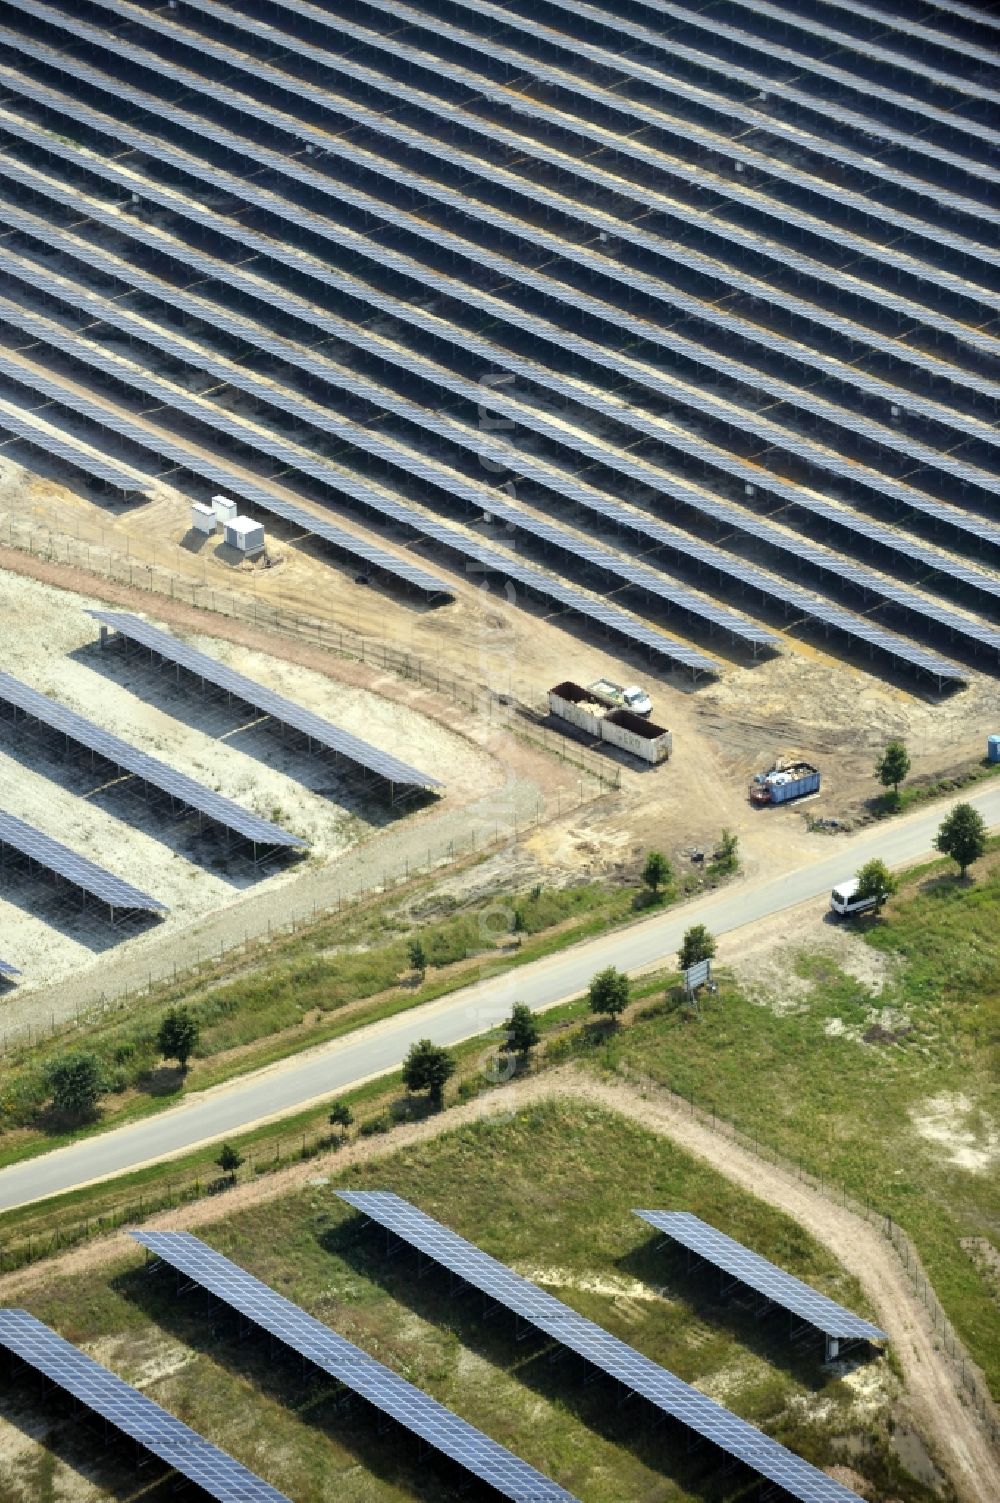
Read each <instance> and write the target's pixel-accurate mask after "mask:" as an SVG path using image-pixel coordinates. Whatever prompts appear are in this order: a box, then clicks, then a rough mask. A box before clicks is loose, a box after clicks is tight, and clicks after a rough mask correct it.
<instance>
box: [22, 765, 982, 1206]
mask: <svg viewBox="0 0 1000 1503" xmlns="http://www.w3.org/2000/svg"><path fill="white" fill-rule="evenodd" d="M955 802H956V799H955V798H950V799H947V800H943V801H941V802H940V803H935V804H932V805H928V806H927V807H926V808H924V809H922V810H921V811H920V812H919V813H916V814H911V815H908V816H906V817H904V818H900V819H894V820H889V821H887V822H885V823H883V824H880V825H875V826H871V827H869V828H867V829H865V830H862V831H860V832H859V833H858V834H856V835H851V836H848V837H847V838H840V837H833V838H831V841H830V854H829V856H824V857H822V858H821V859H819V860H816V861H813V862H811V863H810V864H809V865H807V866H803V867H799V868H798V869H796V870H794V871H790V872H785V873H782V874H781V875H780V876H777V877H773V878H770V879H769V880H767V881H764V882H758V883H756V884H755V885H753V886H749V885H743V884H734V885H733V886H732V887H727V888H725V889H724V890H722V891H720V892H715V893H712V894H710V895H709V896H707V897H704V898H699V899H697V900H696V901H695V902H693V903H685V904H684V905H683V906H682V907H680V908H676V909H670V910H668V911H667V912H664V913H660V914H657V915H656V916H655V917H653V918H649V919H645V920H643V921H642V922H641V923H637V924H633V925H630V926H629V927H628V928H627V929H623V930H620V931H618V932H617V933H614V934H608V935H602V936H601V937H600V938H598V939H593V940H587V941H586V942H585V943H583V944H579V945H574V946H573V947H572V948H571V949H568V950H564V951H562V952H561V953H559V954H557V955H551V956H548V957H547V958H546V959H544V960H539V961H535V962H534V963H532V964H531V965H526V966H522V967H521V968H519V969H518V970H516V971H513V972H509V973H507V974H506V975H503V976H495V977H493V978H491V979H489V980H486V981H482V982H479V983H477V984H474V985H472V986H467V987H464V988H463V989H462V990H461V991H459V992H453V993H452V994H451V995H450V996H448V997H443V998H441V999H440V1000H439V1001H437V1002H431V1003H428V1004H427V1005H426V1006H425V1007H420V1008H417V1009H413V1010H411V1011H409V1012H406V1013H402V1014H400V1016H398V1017H396V1018H391V1019H388V1020H386V1021H385V1022H381V1023H375V1024H373V1025H372V1026H371V1027H368V1028H363V1029H359V1030H358V1032H357V1033H354V1034H351V1035H349V1036H348V1037H347V1038H344V1039H338V1040H336V1041H335V1042H333V1043H330V1044H324V1045H321V1046H320V1047H319V1048H317V1049H313V1050H310V1051H309V1052H308V1053H306V1054H300V1055H297V1056H295V1057H294V1058H292V1059H289V1060H285V1061H283V1062H281V1063H279V1064H275V1065H271V1066H269V1067H268V1068H267V1069H265V1070H260V1071H257V1072H255V1073H254V1074H252V1075H245V1076H242V1077H241V1078H240V1079H238V1080H235V1081H232V1082H231V1083H229V1084H228V1085H223V1086H218V1087H216V1088H214V1089H213V1090H210V1091H205V1092H196V1093H193V1094H192V1095H191V1096H189V1097H187V1098H186V1099H185V1100H183V1101H182V1102H181V1103H179V1105H177V1106H176V1107H171V1108H169V1109H168V1110H166V1111H164V1112H160V1113H159V1115H157V1116H155V1117H150V1118H147V1119H145V1120H143V1121H141V1122H135V1123H132V1124H130V1125H127V1126H124V1127H118V1128H114V1129H112V1130H111V1131H109V1132H107V1133H103V1134H101V1135H99V1136H97V1137H92V1138H86V1139H82V1140H81V1141H80V1142H77V1143H73V1144H70V1145H69V1146H68V1147H66V1148H58V1149H55V1150H53V1152H51V1153H48V1154H45V1155H43V1156H42V1157H40V1158H36V1159H32V1160H30V1161H29V1162H27V1163H24V1164H14V1165H12V1166H11V1167H10V1168H8V1169H4V1170H2V1171H0V1210H9V1209H10V1208H12V1207H13V1206H18V1205H26V1204H28V1203H29V1202H31V1201H36V1200H43V1199H45V1198H46V1197H47V1196H50V1195H57V1194H59V1193H60V1192H61V1191H64V1190H70V1189H74V1188H77V1187H79V1186H80V1185H85V1184H90V1183H93V1182H94V1181H96V1180H102V1179H109V1178H111V1177H112V1176H114V1175H116V1174H121V1173H123V1172H124V1171H127V1170H129V1169H136V1168H138V1167H139V1166H140V1165H142V1164H147V1163H152V1162H154V1161H155V1160H157V1159H164V1158H169V1157H172V1156H174V1155H177V1154H182V1153H185V1152H187V1151H188V1150H189V1149H191V1148H194V1147H195V1146H197V1145H198V1144H200V1143H205V1142H209V1141H212V1140H213V1139H215V1140H217V1139H221V1138H224V1137H228V1136H231V1135H233V1134H235V1133H238V1132H240V1131H243V1130H244V1129H246V1128H248V1127H252V1126H253V1125H254V1124H256V1123H260V1122H264V1121H267V1120H269V1119H273V1118H275V1117H280V1116H282V1115H285V1114H288V1113H292V1112H295V1111H298V1110H300V1109H301V1108H302V1107H305V1106H308V1105H309V1104H310V1103H311V1102H314V1101H321V1100H323V1099H324V1098H328V1097H331V1096H334V1095H336V1094H337V1093H338V1092H340V1091H343V1090H346V1089H347V1088H348V1087H350V1086H355V1085H358V1084H360V1083H361V1082H362V1081H364V1080H368V1079H370V1078H371V1077H373V1076H376V1075H382V1074H385V1073H386V1072H388V1071H390V1070H395V1069H397V1068H398V1067H399V1065H400V1064H401V1063H402V1060H403V1058H404V1056H405V1054H406V1051H407V1049H408V1048H409V1046H410V1044H411V1043H412V1042H413V1040H414V1039H418V1038H431V1039H433V1040H434V1041H435V1042H436V1043H438V1044H456V1043H459V1042H460V1041H461V1040H463V1039H468V1038H471V1037H473V1036H474V1035H475V1034H480V1033H486V1032H487V1031H488V1030H489V1029H491V1028H495V1027H497V1026H499V1025H500V1024H501V1023H502V1022H503V1021H504V1019H505V1018H506V1017H508V1016H509V1014H510V1008H511V1004H512V1003H513V1002H514V1001H523V1002H527V1003H528V1005H529V1006H530V1007H532V1008H544V1007H551V1006H552V1005H553V1004H554V1003H557V1002H562V1001H565V1000H567V999H568V998H570V997H574V996H578V995H579V994H580V993H581V992H583V991H585V990H586V987H587V983H588V982H589V981H590V978H591V976H592V975H593V974H594V972H595V971H596V970H599V969H600V968H601V967H602V966H606V965H616V966H618V967H619V968H620V969H622V970H627V971H630V972H633V973H634V972H636V971H641V970H643V969H649V968H651V967H655V966H658V965H664V964H666V963H668V962H669V961H671V960H672V959H673V958H674V956H675V955H676V953H677V949H678V946H679V945H680V941H681V938H682V936H683V933H684V930H685V929H687V928H688V926H689V925H691V924H693V923H704V924H707V925H708V927H709V929H711V930H712V932H713V933H714V934H726V933H729V932H730V931H732V930H734V929H739V928H741V927H742V926H743V925H745V924H754V923H757V922H759V921H760V920H761V919H765V918H769V917H770V916H771V915H773V914H775V913H779V912H780V911H781V910H782V909H784V908H790V907H792V906H793V905H794V904H796V903H801V902H803V901H804V900H805V899H808V898H815V899H816V902H817V922H819V921H821V918H822V915H823V913H824V912H825V910H826V899H827V894H828V893H829V890H830V889H831V887H833V886H834V885H835V884H836V883H837V882H839V881H841V880H843V879H844V878H845V877H849V876H851V875H852V874H853V873H854V872H855V871H856V870H857V869H858V867H859V866H860V865H861V864H862V863H863V862H864V861H867V860H868V859H869V858H870V857H872V856H880V857H881V858H882V859H883V860H884V861H886V862H887V864H888V865H890V866H902V865H905V864H907V863H909V862H913V861H915V860H919V858H920V857H922V856H925V855H928V854H929V853H931V852H932V849H933V840H934V836H935V834H936V832H937V828H938V825H939V824H940V822H941V819H942V817H943V815H944V814H945V813H946V812H947V810H948V809H949V808H950V807H951V805H952V804H954V803H955ZM968 802H969V803H971V804H973V805H974V806H975V807H976V808H977V809H978V810H979V812H980V813H981V814H982V815H983V818H984V819H985V820H986V822H987V824H988V825H989V826H990V828H991V829H996V828H998V827H1000V785H997V784H994V785H991V786H990V787H988V788H986V789H984V790H982V791H980V792H978V793H975V794H973V795H972V796H971V797H969V798H968ZM762 817H763V818H768V817H770V816H769V815H767V814H765V815H763V816H762Z"/></svg>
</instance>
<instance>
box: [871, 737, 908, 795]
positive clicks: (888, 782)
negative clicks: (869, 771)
mask: <svg viewBox="0 0 1000 1503" xmlns="http://www.w3.org/2000/svg"><path fill="white" fill-rule="evenodd" d="M909 770H910V754H909V752H908V751H907V750H906V746H905V744H904V743H903V742H902V741H890V742H889V743H888V745H887V746H886V748H885V751H884V752H883V753H882V755H881V756H880V757H879V759H878V761H877V762H876V763H875V776H876V777H877V778H878V780H879V782H880V783H881V784H882V787H883V788H891V789H892V791H893V793H894V794H895V795H896V797H897V799H898V798H899V785H900V783H902V782H903V781H904V780H905V778H906V775H907V773H908V772H909Z"/></svg>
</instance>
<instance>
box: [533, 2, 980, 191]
mask: <svg viewBox="0 0 1000 1503" xmlns="http://www.w3.org/2000/svg"><path fill="white" fill-rule="evenodd" d="M550 3H552V4H555V3H557V0H550ZM637 3H638V4H640V5H641V6H642V8H643V10H646V11H650V12H652V13H653V14H655V15H656V16H663V17H666V18H667V19H668V20H670V21H674V22H679V23H680V24H681V26H682V27H685V28H687V27H690V28H691V29H692V30H695V31H701V32H707V33H708V35H709V37H710V38H711V39H712V41H713V42H714V41H716V40H717V39H718V40H721V41H723V42H726V43H730V44H732V43H735V44H736V47H737V49H738V56H739V57H740V59H741V61H742V62H744V63H745V62H746V60H747V59H748V58H752V57H753V56H754V54H759V55H760V56H762V57H764V58H765V59H767V62H768V63H772V62H778V63H782V64H786V65H790V66H791V67H792V69H793V70H794V78H795V81H796V82H797V83H802V82H804V81H806V80H807V79H808V76H809V75H810V74H814V75H815V76H816V77H817V78H824V79H827V80H828V81H829V82H831V83H834V84H837V85H839V86H841V87H843V88H846V89H847V90H848V91H849V92H850V93H851V94H852V95H853V96H855V97H858V98H860V99H861V100H862V101H864V105H865V108H866V109H867V108H868V101H869V100H879V101H882V102H883V103H885V104H889V105H892V106H895V107H897V108H898V109H901V110H903V111H904V112H905V113H906V114H907V115H908V116H910V117H912V118H913V119H914V121H916V122H919V125H918V129H924V130H926V128H927V124H928V123H929V122H930V121H934V122H935V124H938V125H944V126H946V127H947V128H948V130H949V132H965V133H966V134H967V135H969V136H970V137H971V138H972V139H973V140H974V141H975V142H976V143H977V146H978V145H979V143H980V142H986V141H989V142H991V143H993V144H1000V131H996V130H993V129H991V128H990V126H989V125H984V124H982V123H981V122H980V121H978V120H972V119H966V118H963V116H962V115H961V114H960V113H959V112H958V111H957V110H955V109H954V108H949V107H942V106H939V105H935V104H930V103H929V102H928V101H927V100H926V99H915V98H914V97H913V96H912V95H911V94H904V93H903V92H902V91H900V90H897V89H894V88H892V87H890V86H889V85H888V84H886V83H882V82H881V81H880V80H877V79H875V78H873V77H866V78H861V77H860V76H859V75H858V73H857V72H856V71H851V70H850V69H848V68H840V67H837V66H836V64H835V63H832V62H825V61H824V60H823V59H821V58H817V57H810V56H809V55H808V54H807V53H803V52H796V51H795V49H794V48H792V47H785V46H783V45H782V44H781V43H780V42H779V41H778V40H777V38H776V37H774V36H771V37H767V38H764V37H759V36H756V35H754V33H753V32H750V31H747V30H745V29H743V28H741V27H739V26H730V25H727V24H726V23H725V22H724V21H722V20H721V19H720V18H719V17H718V16H716V15H708V14H705V13H701V14H700V13H699V12H698V11H696V10H690V9H688V7H687V6H685V5H676V4H672V3H670V0H637ZM675 31H676V28H672V29H671V33H670V35H669V36H668V37H665V38H664V45H665V46H667V47H668V48H672V47H673V46H674V43H675V36H674V32H675ZM685 39H686V38H685V32H684V31H681V32H679V33H678V34H677V37H676V41H677V42H678V43H680V44H681V45H683V43H684V41H685ZM764 87H765V88H766V89H767V90H768V91H770V90H771V89H772V88H774V89H775V90H776V91H777V87H778V86H777V85H776V84H775V83H774V82H773V81H772V80H771V79H770V78H767V77H766V75H765V83H764ZM826 92H828V91H824V90H822V89H817V90H816V93H815V95H814V96H812V98H813V108H816V107H817V103H818V106H819V107H820V108H822V107H823V106H825V103H826V100H825V98H824V94H825V93H826ZM835 102H836V101H835ZM886 113H890V115H891V111H889V112H886ZM872 129H873V130H877V129H878V123H877V120H876V118H875V115H874V112H873V116H872ZM963 160H964V158H963ZM973 170H974V165H973Z"/></svg>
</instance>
